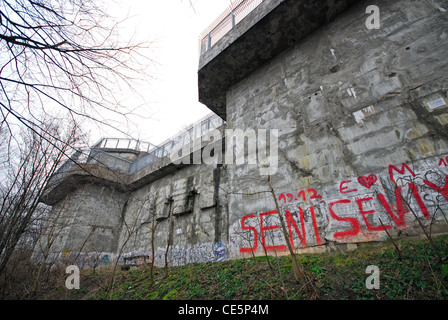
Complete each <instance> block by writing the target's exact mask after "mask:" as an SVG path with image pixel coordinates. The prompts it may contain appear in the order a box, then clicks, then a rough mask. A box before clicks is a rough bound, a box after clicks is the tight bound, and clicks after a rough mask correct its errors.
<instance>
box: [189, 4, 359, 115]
mask: <svg viewBox="0 0 448 320" xmlns="http://www.w3.org/2000/svg"><path fill="white" fill-rule="evenodd" d="M358 1H359V0H299V1H298V0H273V1H265V2H263V3H261V4H260V5H259V6H258V7H257V8H255V9H254V10H253V11H252V12H251V13H250V14H249V15H248V16H247V17H246V18H244V19H243V20H242V21H241V22H240V23H238V24H237V25H236V26H235V28H233V29H232V30H230V31H229V32H228V33H227V34H226V35H225V36H224V37H223V38H222V39H220V40H219V41H218V42H217V43H216V44H215V45H214V46H213V47H212V48H210V49H209V50H208V51H206V52H205V53H204V54H203V55H202V56H201V57H200V61H199V70H198V86H199V101H200V102H202V103H204V104H205V105H206V106H207V107H208V108H210V109H211V110H212V111H213V112H215V113H216V114H218V115H219V116H220V117H221V118H223V119H226V91H227V89H228V88H229V87H230V86H231V85H232V84H234V83H236V82H238V81H239V80H241V79H243V78H244V77H246V76H247V75H249V74H250V73H251V72H252V71H254V70H255V69H256V68H258V67H259V66H261V65H262V64H264V63H266V62H267V61H269V60H270V59H272V58H273V57H275V56H276V55H278V54H279V53H281V52H282V51H284V50H285V49H287V48H288V47H291V46H292V45H294V44H295V43H297V42H298V41H299V40H300V39H302V38H304V37H305V36H306V35H308V34H309V33H311V32H312V31H313V30H316V29H317V28H319V27H320V26H322V25H324V24H326V23H328V22H330V21H332V20H333V19H334V18H335V17H336V16H337V15H338V14H340V13H341V12H343V11H344V10H345V9H347V8H348V7H350V6H351V5H352V4H354V3H355V2H358Z"/></svg>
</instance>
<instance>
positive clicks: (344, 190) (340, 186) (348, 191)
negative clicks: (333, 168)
mask: <svg viewBox="0 0 448 320" xmlns="http://www.w3.org/2000/svg"><path fill="white" fill-rule="evenodd" d="M350 182H352V180H347V181H342V182H341V184H340V185H339V192H340V193H342V194H344V193H350V192H356V191H358V189H351V190H347V189H348V187H347V186H345V184H346V183H350Z"/></svg>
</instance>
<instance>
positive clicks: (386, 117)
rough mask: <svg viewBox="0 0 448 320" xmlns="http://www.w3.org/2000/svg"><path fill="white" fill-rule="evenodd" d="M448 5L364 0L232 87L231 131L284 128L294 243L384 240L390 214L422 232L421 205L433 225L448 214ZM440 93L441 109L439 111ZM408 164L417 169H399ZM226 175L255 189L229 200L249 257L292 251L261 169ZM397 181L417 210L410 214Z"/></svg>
mask: <svg viewBox="0 0 448 320" xmlns="http://www.w3.org/2000/svg"><path fill="white" fill-rule="evenodd" d="M371 4H377V5H378V6H379V8H380V12H381V27H380V29H379V30H368V29H367V28H366V26H365V21H366V17H367V15H366V14H365V9H366V7H367V6H368V5H371ZM442 7H445V8H446V7H448V3H447V2H446V1H445V2H444V3H442V2H440V1H439V5H436V4H435V2H434V1H406V5H404V2H403V1H381V3H380V2H378V3H375V1H362V2H360V3H358V4H356V5H354V6H353V7H351V8H350V9H349V10H348V11H346V12H344V13H343V14H341V15H340V16H339V17H338V18H337V19H336V20H335V21H333V22H332V23H330V24H328V25H326V26H325V27H323V28H321V29H319V30H318V31H316V32H314V33H313V34H311V35H309V36H308V37H306V38H305V39H303V40H302V41H301V42H300V43H298V44H297V45H295V46H294V47H292V48H290V49H288V50H286V51H285V52H283V53H282V54H281V55H279V56H277V57H276V58H275V59H272V60H271V61H269V62H268V63H266V64H265V65H263V66H262V67H260V68H258V69H257V70H256V71H255V72H253V73H252V74H251V75H250V76H248V77H246V78H245V79H243V80H241V81H240V82H238V83H236V84H235V85H233V86H232V87H231V89H230V90H229V91H228V92H227V125H228V127H231V128H242V129H243V130H245V129H248V128H254V129H260V128H264V129H279V130H280V135H279V158H280V159H279V166H278V167H279V170H278V172H277V173H276V175H275V176H273V177H272V180H273V185H274V189H275V190H276V192H277V197H278V200H279V202H280V204H281V205H282V207H283V208H284V210H289V212H290V213H291V216H290V223H289V226H290V228H291V230H292V231H290V232H291V234H292V235H293V236H291V239H292V241H294V242H295V247H296V248H299V247H309V246H314V245H317V244H325V243H327V242H328V241H336V242H339V243H356V242H359V241H372V240H384V239H386V238H387V235H386V234H385V232H384V231H383V228H382V226H381V223H380V219H381V221H382V222H383V223H384V225H385V226H386V227H387V228H388V230H390V232H391V234H394V235H396V234H397V232H398V231H399V230H407V232H408V233H414V232H416V231H417V229H420V228H412V226H415V225H416V222H415V217H414V216H413V214H412V211H414V212H415V213H416V214H417V216H418V217H419V218H421V219H422V221H423V223H425V224H428V223H430V222H431V221H434V220H437V221H440V222H446V219H447V218H446V217H445V216H444V215H443V213H442V210H443V211H444V212H448V211H447V210H446V209H447V200H448V198H447V194H446V187H447V186H448V180H447V173H448V170H447V168H446V164H445V162H443V161H442V160H441V159H445V157H446V156H447V154H448V144H447V132H448V130H447V129H448V126H447V125H448V122H447V106H448V100H447V88H448V86H447V80H448V77H447V72H448V64H447V58H448V55H447V53H446V52H447V49H448V38H447V36H448V34H447V31H446V30H447V27H448V20H447V18H448V16H447V13H446V12H445V11H444V10H443V8H442ZM438 99H439V100H438ZM432 101H439V104H441V106H439V107H437V108H435V109H431V108H430V107H429V105H428V102H429V103H431V102H432ZM403 163H406V164H407V165H408V166H409V169H410V170H407V168H406V167H404V169H405V170H404V172H402V173H403V174H400V170H402V164H403ZM395 168H396V169H395ZM228 173H229V176H228V179H229V182H228V184H229V185H231V186H232V187H233V191H234V192H235V193H241V194H244V193H247V196H244V195H240V196H233V197H230V198H229V212H230V218H229V220H230V224H231V225H232V226H233V229H234V230H235V231H234V232H233V233H231V239H230V243H235V244H236V245H237V246H238V245H239V246H241V243H243V242H246V245H245V246H244V247H243V249H242V250H241V249H240V252H243V253H244V252H250V251H251V250H250V248H252V249H254V248H256V249H257V250H258V251H261V249H262V244H263V241H265V244H266V246H268V249H269V250H273V249H274V246H276V249H281V250H285V249H286V247H285V243H284V241H282V236H281V233H280V230H279V227H278V226H279V223H278V221H275V220H274V221H273V220H272V219H271V222H267V220H264V219H268V218H269V217H271V218H275V215H276V213H275V212H272V210H275V205H274V202H273V199H272V196H270V195H269V194H262V193H258V194H256V192H262V191H264V190H267V183H266V182H265V183H260V182H256V179H254V178H253V177H254V176H256V175H257V173H256V169H254V170H252V171H251V170H246V171H238V169H237V170H228ZM260 178H261V177H260ZM400 178H406V179H407V180H403V179H400ZM394 180H395V181H397V183H398V185H399V186H402V194H404V195H405V197H406V200H407V201H408V203H409V205H410V207H411V208H412V210H409V209H406V208H404V209H403V210H401V212H400V210H399V209H400V208H399V206H400V201H399V200H396V199H395V193H394V187H393V183H391V182H393V181H394ZM437 188H440V189H437ZM382 195H384V197H383V196H382ZM388 204H389V205H388ZM313 205H314V209H312V208H313ZM389 206H390V208H392V209H390V208H389ZM403 206H405V205H403ZM387 209H389V210H390V211H391V212H390V214H389V212H388V210H387ZM242 213H243V214H242ZM432 219H434V220H432ZM408 228H409V229H408ZM231 229H232V227H231ZM242 229H243V230H244V232H241V230H242ZM433 231H434V232H435V226H434V228H433ZM256 232H257V235H256V234H255V233H256ZM256 237H257V239H255V238H256ZM248 238H249V240H250V242H249V241H248ZM268 238H274V243H275V244H269V241H271V240H269V241H268ZM300 238H302V239H300Z"/></svg>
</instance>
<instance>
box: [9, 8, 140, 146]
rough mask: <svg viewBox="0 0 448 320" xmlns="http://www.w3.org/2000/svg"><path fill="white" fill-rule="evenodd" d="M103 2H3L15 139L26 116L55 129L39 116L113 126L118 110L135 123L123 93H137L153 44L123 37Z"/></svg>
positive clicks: (124, 118) (30, 121) (29, 121)
mask: <svg viewBox="0 0 448 320" xmlns="http://www.w3.org/2000/svg"><path fill="white" fill-rule="evenodd" d="M98 3H99V2H97V1H81V0H67V1H43V0H3V1H1V2H0V48H1V51H2V57H1V58H0V126H2V127H6V128H7V130H9V131H10V137H11V138H13V137H14V132H13V130H12V124H14V123H18V122H19V123H21V124H22V125H25V126H29V125H31V124H33V125H34V126H37V127H40V128H41V129H42V131H43V133H44V134H50V133H49V132H46V130H45V127H44V125H43V123H42V122H40V121H38V119H37V118H36V115H42V114H46V115H47V116H48V114H54V113H60V111H61V110H65V111H68V112H69V114H70V116H71V117H72V118H77V117H78V118H79V117H82V118H84V119H89V120H93V121H94V122H95V123H98V124H104V125H109V126H111V122H110V119H108V117H109V118H110V117H111V116H115V115H121V116H123V118H121V117H120V119H123V121H127V118H126V115H128V114H129V113H131V112H132V110H129V108H127V107H125V106H124V105H123V103H122V102H120V98H119V97H118V93H120V92H123V93H124V92H126V94H129V90H132V87H133V84H135V82H134V80H137V79H136V75H138V77H142V78H144V77H145V75H146V72H145V68H146V67H147V66H148V65H149V64H147V63H145V61H149V60H148V59H147V58H146V57H145V56H143V55H142V54H141V53H142V51H141V50H142V49H144V48H146V47H147V44H142V43H138V44H133V43H132V42H131V41H132V39H131V40H129V39H122V38H120V34H119V32H118V31H117V30H118V23H116V22H115V21H114V19H112V18H111V17H110V16H108V15H107V14H106V12H105V11H104V10H103V9H102V8H101V7H100V5H98ZM134 93H136V92H135V91H134ZM47 118H48V117H47ZM120 127H123V126H120ZM117 130H118V129H117Z"/></svg>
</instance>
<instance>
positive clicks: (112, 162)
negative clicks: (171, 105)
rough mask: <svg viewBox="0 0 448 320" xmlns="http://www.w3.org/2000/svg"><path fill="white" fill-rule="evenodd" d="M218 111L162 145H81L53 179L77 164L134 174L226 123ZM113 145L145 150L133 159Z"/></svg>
mask: <svg viewBox="0 0 448 320" xmlns="http://www.w3.org/2000/svg"><path fill="white" fill-rule="evenodd" d="M224 123H225V122H224V120H222V119H221V118H220V117H219V116H218V115H216V114H211V115H207V116H205V117H203V118H202V119H200V120H199V121H197V122H196V123H194V124H192V125H190V126H188V127H187V128H186V129H185V130H183V131H182V132H180V133H179V134H177V135H175V136H174V137H172V138H170V139H168V140H165V141H164V142H163V143H161V144H160V145H159V146H156V145H154V144H151V143H149V142H144V141H139V140H134V139H127V138H102V139H100V141H98V142H97V143H95V144H94V145H93V146H92V147H91V148H89V149H79V150H77V151H75V152H74V153H73V154H72V155H71V156H70V157H69V158H70V159H68V160H67V161H65V163H64V164H63V165H62V166H61V167H60V168H59V169H58V170H57V172H56V174H55V176H56V177H53V178H52V180H53V181H56V180H57V176H61V174H63V173H64V172H67V171H69V170H71V169H72V168H74V166H75V164H99V165H103V166H107V167H109V168H110V169H113V170H117V171H120V172H122V173H128V174H132V173H134V172H137V171H138V170H141V169H143V168H144V167H146V166H148V165H150V164H152V163H154V162H156V161H157V160H159V159H161V158H163V157H165V156H167V155H169V154H171V153H173V152H175V151H178V150H179V149H180V148H182V147H183V146H185V145H188V144H189V143H191V142H193V141H194V140H196V139H199V138H200V137H201V136H203V135H205V134H206V133H207V132H210V131H212V130H214V129H217V128H219V127H221V126H222V125H224ZM110 149H116V150H118V151H120V149H123V151H125V150H135V151H139V152H141V153H142V154H140V155H139V156H138V158H137V159H135V160H133V161H131V160H128V159H125V158H123V157H121V156H119V155H115V154H114V153H111V152H109V151H110Z"/></svg>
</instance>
